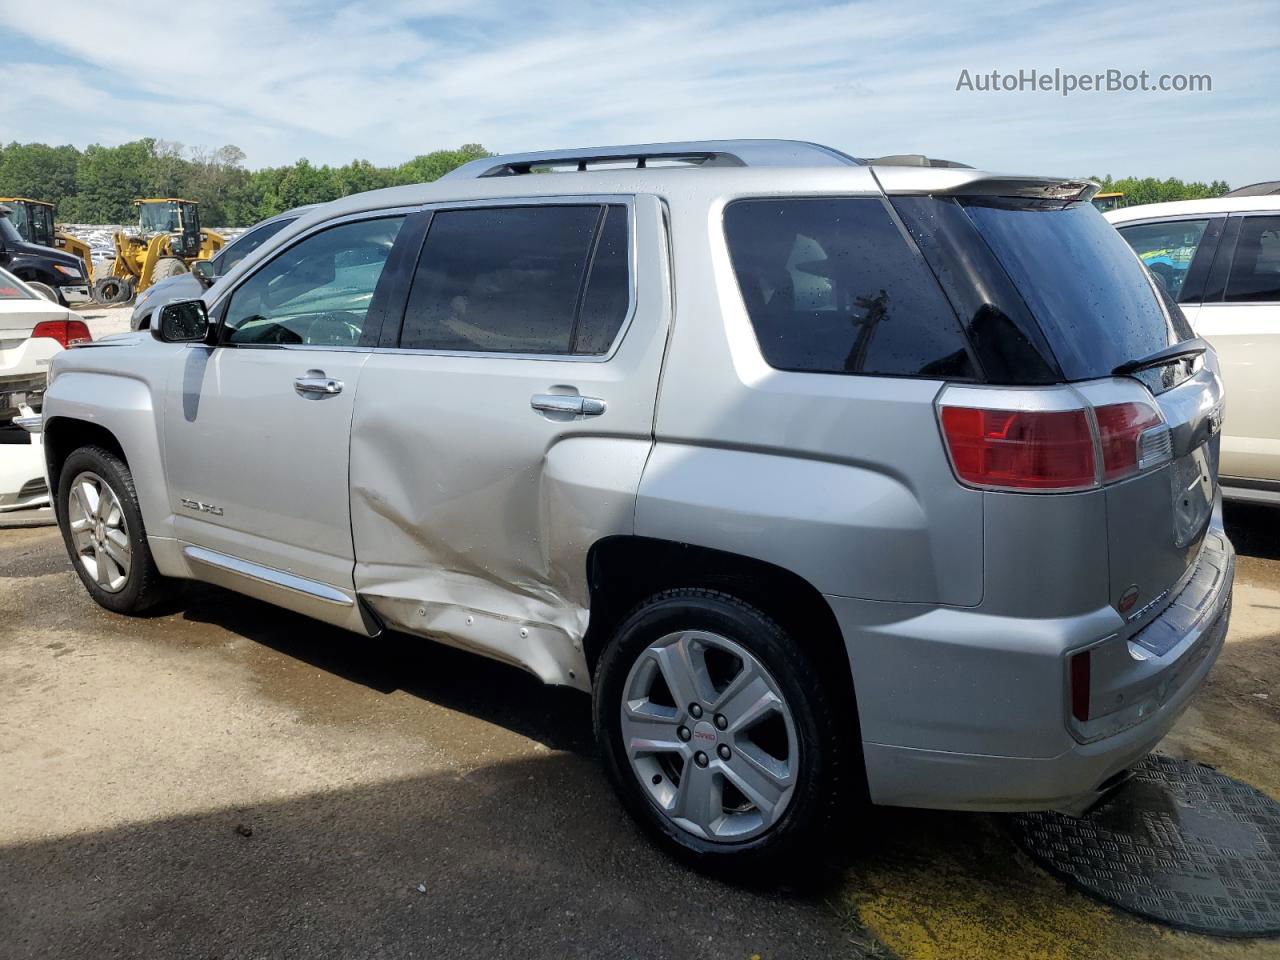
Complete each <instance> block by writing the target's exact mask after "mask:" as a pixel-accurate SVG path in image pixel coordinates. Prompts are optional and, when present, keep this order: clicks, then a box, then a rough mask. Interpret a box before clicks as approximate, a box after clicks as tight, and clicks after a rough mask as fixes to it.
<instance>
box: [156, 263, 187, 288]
mask: <svg viewBox="0 0 1280 960" xmlns="http://www.w3.org/2000/svg"><path fill="white" fill-rule="evenodd" d="M186 272H187V265H186V264H185V263H183V262H182V261H181V260H179V259H178V258H177V257H161V258H160V259H159V260H157V261H156V265H155V267H154V268H153V269H152V271H151V282H152V283H159V282H160V281H161V280H168V279H169V278H170V277H176V276H179V275H181V274H184V273H186Z"/></svg>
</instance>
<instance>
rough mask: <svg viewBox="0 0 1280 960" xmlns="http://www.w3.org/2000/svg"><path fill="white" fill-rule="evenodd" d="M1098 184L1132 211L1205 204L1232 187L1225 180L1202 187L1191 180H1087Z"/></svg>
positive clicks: (1147, 178)
mask: <svg viewBox="0 0 1280 960" xmlns="http://www.w3.org/2000/svg"><path fill="white" fill-rule="evenodd" d="M1089 179H1090V180H1093V181H1095V182H1097V183H1099V184H1101V189H1099V191H1098V192H1099V193H1123V194H1124V202H1125V206H1129V207H1133V206H1137V205H1138V204H1140V203H1165V202H1166V201H1169V200H1205V199H1208V198H1210V197H1220V196H1222V195H1223V194H1224V193H1226V192H1227V191H1228V190H1230V189H1231V187H1230V186H1229V185H1228V184H1227V182H1226V181H1225V180H1214V181H1213V182H1212V183H1203V182H1201V181H1199V180H1193V181H1192V182H1191V183H1184V182H1183V181H1181V180H1178V179H1175V178H1174V177H1170V178H1169V179H1168V180H1157V179H1156V178H1155V177H1120V178H1118V179H1115V178H1112V177H1111V176H1110V175H1108V176H1105V177H1089Z"/></svg>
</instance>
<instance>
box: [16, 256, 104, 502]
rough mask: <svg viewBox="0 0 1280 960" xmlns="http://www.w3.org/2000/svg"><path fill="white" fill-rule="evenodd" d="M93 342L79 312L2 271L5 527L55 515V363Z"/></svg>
mask: <svg viewBox="0 0 1280 960" xmlns="http://www.w3.org/2000/svg"><path fill="white" fill-rule="evenodd" d="M89 339H90V336H89V328H88V327H87V326H86V325H85V323H84V321H83V320H81V319H80V318H79V317H77V316H76V315H75V314H74V313H72V312H71V311H70V310H68V309H67V308H66V307H62V306H59V305H58V304H56V303H51V302H49V301H48V300H46V299H45V298H44V297H42V296H40V294H38V293H37V292H36V291H35V290H33V289H31V287H29V286H27V285H26V284H25V283H23V282H22V281H21V280H19V279H18V278H17V277H15V276H14V275H13V274H11V273H9V272H7V271H5V270H0V524H7V523H9V522H18V521H20V522H31V521H36V522H39V521H41V520H44V519H46V517H45V516H42V515H41V514H50V515H51V511H49V510H48V507H49V487H48V484H47V483H46V482H45V469H44V453H43V448H42V446H41V443H40V432H39V431H40V408H41V403H42V401H43V398H44V391H45V385H46V382H47V380H48V375H49V362H50V361H51V360H52V359H53V356H54V354H56V353H58V352H59V351H60V350H63V349H64V348H66V347H67V346H70V345H71V344H73V343H80V342H85V341H88V340H89Z"/></svg>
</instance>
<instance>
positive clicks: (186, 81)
mask: <svg viewBox="0 0 1280 960" xmlns="http://www.w3.org/2000/svg"><path fill="white" fill-rule="evenodd" d="M13 6H14V5H13V4H9V5H8V7H13ZM59 9H60V11H61V15H62V16H63V17H64V19H65V20H66V22H72V23H76V24H77V29H76V30H74V31H62V32H60V33H58V34H56V35H54V34H51V33H49V32H48V31H47V30H46V29H45V24H46V18H45V11H44V10H43V9H42V8H40V7H37V6H35V5H29V4H25V3H24V4H22V5H20V6H18V7H17V8H16V9H6V14H5V15H6V20H7V24H8V26H9V27H10V28H12V29H15V30H18V31H20V32H23V33H25V34H27V35H28V37H29V38H30V40H31V41H33V42H35V43H36V44H43V45H47V46H49V47H52V48H55V49H56V50H57V51H58V52H59V53H61V54H63V55H65V56H68V57H71V58H72V59H74V60H75V61H76V62H77V63H80V64H83V67H82V68H81V69H80V70H78V71H73V73H72V74H71V85H70V88H71V89H75V90H76V95H75V96H71V95H69V94H68V93H66V92H65V91H63V92H47V93H46V94H45V100H44V109H43V110H42V111H41V113H40V116H39V117H38V118H32V117H28V116H27V115H26V114H25V113H18V112H16V111H15V109H14V108H13V107H11V106H10V107H0V121H2V122H3V124H4V127H5V129H6V130H8V131H11V133H8V134H6V135H5V136H6V139H7V138H9V137H10V136H16V137H17V138H19V139H36V138H37V133H36V132H38V134H39V137H38V138H39V139H46V140H55V141H70V142H76V143H84V142H87V141H90V140H103V141H104V142H118V141H119V140H123V139H127V138H129V137H132V136H139V135H154V136H158V137H163V138H165V139H174V140H182V141H185V142H188V143H197V144H205V145H219V144H222V143H226V142H230V143H236V144H238V145H239V146H241V147H242V148H244V149H245V150H246V152H247V153H248V154H249V161H250V163H251V164H264V163H282V162H289V161H291V160H293V159H295V158H297V157H298V156H301V155H306V156H308V157H310V159H312V160H313V161H322V162H339V163H340V162H344V161H345V160H347V159H350V158H352V157H356V156H361V157H367V158H369V159H371V160H373V161H375V162H380V163H390V162H395V161H398V160H401V159H404V158H406V157H408V156H412V155H413V154H415V153H420V152H424V151H426V150H430V149H435V148H438V147H443V146H453V145H457V144H459V143H462V142H469V141H470V142H481V143H484V144H485V145H486V146H489V147H490V148H494V149H506V150H524V149H538V148H547V147H555V146H566V145H578V144H600V143H610V142H629V141H637V140H651V139H695V138H702V137H712V136H731V137H732V136H794V137H801V138H804V139H812V140H819V141H825V142H830V143H832V144H833V145H835V146H838V147H841V148H842V149H845V150H847V151H849V152H851V153H855V154H864V155H875V154H879V153H886V152H902V151H906V150H915V151H925V152H929V153H933V154H935V155H942V156H950V157H954V158H956V159H962V160H967V161H970V162H975V163H980V164H983V165H987V166H996V167H1003V168H1010V167H1019V168H1034V169H1039V170H1046V169H1048V170H1050V171H1063V172H1069V173H1084V172H1090V171H1092V172H1099V173H1101V172H1107V171H1109V172H1112V173H1116V174H1121V173H1127V172H1134V173H1151V174H1153V175H1160V176H1173V175H1177V176H1184V177H1200V178H1206V177H1213V176H1221V177H1227V178H1228V179H1231V180H1233V181H1234V182H1245V181H1247V180H1250V179H1263V178H1264V177H1270V176H1274V175H1275V174H1274V168H1273V167H1272V162H1273V161H1272V160H1271V157H1273V156H1274V155H1275V148H1276V141H1277V137H1278V134H1277V133H1276V130H1277V129H1278V126H1277V124H1276V122H1275V121H1276V119H1277V117H1276V115H1275V109H1274V107H1273V106H1272V102H1273V96H1272V92H1273V91H1274V89H1275V88H1276V86H1277V81H1278V80H1280V65H1278V64H1277V60H1276V58H1275V56H1274V53H1273V51H1274V50H1275V49H1276V47H1277V45H1278V41H1280V18H1277V17H1275V16H1274V9H1273V8H1272V6H1271V4H1270V3H1268V2H1262V0H1240V2H1234V0H1233V2H1224V3H1220V4H1218V5H1217V6H1216V7H1215V9H1214V12H1213V16H1211V17H1207V16H1205V14H1204V10H1203V9H1202V8H1195V7H1181V8H1166V9H1162V11H1161V13H1160V16H1159V17H1158V18H1157V17H1153V16H1152V15H1151V8H1150V5H1149V4H1146V3H1137V2H1133V0H1130V2H1119V3H1111V4H1097V5H1089V4H1080V3H1071V4H1060V3H1047V2H1035V0H1023V2H1022V3H1020V4H1014V5H1012V7H1006V8H1005V9H1003V10H1001V11H999V12H992V11H991V10H990V9H989V8H988V7H986V6H985V5H979V4H976V3H961V4H949V5H945V6H943V5H938V7H937V8H936V9H926V8H925V7H923V6H922V5H918V4H917V5H905V4H900V3H890V2H885V0H867V2H859V3H846V4H840V5H834V6H807V5H804V4H800V3H793V4H788V5H786V6H782V7H778V6H776V5H775V6H772V7H766V6H764V5H755V4H743V3H735V2H733V0H711V2H707V3H699V4H691V3H684V4H674V3H661V4H657V5H653V4H650V5H645V6H643V7H637V6H635V5H623V4H613V3H605V2H596V3H590V4H580V3H574V4H568V3H563V2H548V3H546V4H543V5H540V6H537V7H530V6H529V5H523V4H520V5H516V4H502V3H498V2H496V0H489V2H462V0H436V2H413V0H390V2H386V3H374V2H369V0H361V2H357V3H354V4H348V5H344V6H342V7H341V8H340V9H338V10H336V11H329V12H325V10H324V9H323V8H321V7H320V6H319V5H317V4H314V3H303V2H300V0H263V2H248V0H227V2H224V3H221V4H218V5H216V6H208V5H188V6H184V7H178V8H173V9H170V10H168V11H167V12H166V16H165V18H163V22H160V23H157V22H153V21H148V20H147V19H146V18H139V19H138V20H137V21H136V22H134V23H131V25H130V29H129V30H128V31H120V30H119V29H118V20H117V19H116V17H115V15H114V14H113V13H112V11H111V9H110V8H109V7H106V6H103V5H102V4H101V3H90V2H82V0H64V3H62V4H60V7H59ZM104 36H111V37H112V38H113V40H112V42H111V43H103V42H102V40H101V38H102V37H104ZM19 66H21V67H22V70H23V76H24V77H28V75H27V74H26V73H25V71H26V70H27V69H29V68H28V67H26V66H23V65H19ZM1033 67H1034V68H1037V69H1041V70H1043V69H1049V70H1052V69H1053V68H1054V67H1061V68H1062V69H1064V70H1070V71H1075V72H1093V71H1100V70H1106V69H1108V68H1117V69H1121V70H1126V71H1129V70H1132V71H1137V70H1141V69H1148V70H1151V71H1153V72H1156V73H1159V72H1170V73H1174V72H1182V73H1191V72H1195V73H1210V74H1212V75H1213V79H1214V92H1213V93H1211V94H1199V95H1193V94H1160V95H1156V94H1128V95H1126V94H1094V95H1085V94H1080V95H1076V96H1073V97H1069V98H1061V97H1057V96H1054V95H1051V94H1044V93H1040V94H978V93H964V92H956V91H955V89H954V87H955V83H956V78H957V77H958V76H959V73H960V70H961V69H962V68H967V69H969V70H971V71H979V70H985V71H989V70H991V69H1000V70H1017V69H1020V68H1033ZM10 69H11V70H13V69H15V68H13V67H11V68H10ZM59 73H60V75H62V76H66V75H67V74H66V73H65V71H59ZM22 87H23V89H25V90H30V89H31V87H32V85H31V84H30V83H29V77H28V79H24V82H23V84H22ZM9 89H12V87H9ZM108 89H109V90H113V91H122V94H121V95H118V96H116V95H113V96H109V97H108V96H104V95H101V94H98V95H96V96H95V91H101V90H108ZM86 104H92V108H90V107H87V106H86ZM104 113H108V114H111V115H114V117H115V120H114V121H111V120H108V119H104V116H103V114H104ZM54 125H56V126H57V129H58V130H59V131H60V135H59V136H54V135H52V134H51V133H50V132H49V131H50V129H51V127H52V126H54ZM28 129H30V130H32V131H36V132H33V133H27V132H25V131H26V130H28ZM112 131H115V133H114V135H113V133H112ZM126 132H127V133H126Z"/></svg>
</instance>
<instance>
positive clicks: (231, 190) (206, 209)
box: [0, 138, 1230, 227]
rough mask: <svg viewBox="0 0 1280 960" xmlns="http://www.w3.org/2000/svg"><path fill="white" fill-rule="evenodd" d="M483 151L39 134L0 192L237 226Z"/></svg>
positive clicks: (95, 215) (1124, 181)
mask: <svg viewBox="0 0 1280 960" xmlns="http://www.w3.org/2000/svg"><path fill="white" fill-rule="evenodd" d="M485 156H489V153H488V151H486V150H485V149H484V148H483V147H482V146H480V145H479V144H475V143H468V144H465V145H463V146H461V147H458V148H457V149H456V150H436V151H434V152H432V153H426V154H422V155H420V156H417V157H414V158H413V159H412V160H409V161H407V162H405V163H402V164H400V165H399V166H394V167H375V166H374V165H373V164H371V163H370V162H369V161H367V160H352V161H351V162H350V163H348V164H344V165H343V166H341V167H331V166H328V165H323V166H315V165H314V164H312V163H311V162H310V161H308V160H299V161H298V162H296V163H294V164H292V165H290V166H284V167H264V168H262V169H260V170H248V169H246V167H245V165H244V159H245V155H244V152H243V151H241V150H240V148H239V147H234V146H230V145H228V146H225V147H220V148H218V149H217V150H206V149H203V148H199V147H196V148H187V147H184V146H183V145H182V144H179V143H174V142H173V141H169V140H156V139H153V138H146V139H143V140H135V141H133V142H131V143H122V144H120V146H118V147H103V146H99V145H98V144H93V145H92V146H89V147H86V148H85V149H83V150H80V149H79V148H77V147H73V146H61V147H53V146H49V145H48V144H44V143H10V144H8V145H7V146H6V145H0V196H4V197H15V196H16V197H32V198H33V199H36V200H48V201H50V202H51V203H53V204H55V205H56V207H57V214H56V217H57V220H58V221H59V222H60V223H131V222H133V221H134V220H135V219H136V214H135V213H134V210H133V200H134V199H135V198H137V197H183V198H186V199H189V200H198V201H200V204H201V221H202V222H203V223H205V224H207V225H208V226H211V227H242V226H248V225H249V224H252V223H257V222H258V221H259V220H262V219H264V218H266V217H270V216H274V215H275V214H277V213H280V212H282V211H284V210H288V209H289V208H290V207H296V206H300V205H302V204H304V203H323V202H325V201H328V200H336V199H337V198H338V197H345V196H347V195H349V194H352V193H360V192H362V191H364V190H376V189H378V188H379V187H394V186H399V185H400V184H405V183H423V182H426V181H428V180H435V179H437V178H438V177H441V176H443V175H444V174H446V173H448V172H449V171H450V170H452V169H453V168H454V167H457V166H460V165H461V164H464V163H466V162H467V161H468V160H474V159H476V158H477V157H485ZM1089 179H1091V180H1096V181H1098V182H1099V183H1101V184H1102V191H1103V192H1106V193H1111V192H1121V193H1124V195H1125V203H1126V204H1130V205H1132V204H1138V203H1158V202H1161V201H1165V200H1195V199H1199V198H1202V197H1218V196H1221V195H1222V194H1224V193H1226V192H1227V191H1228V190H1229V189H1230V187H1228V185H1227V184H1226V183H1225V182H1224V181H1222V180H1214V181H1213V182H1212V183H1202V182H1199V181H1194V182H1191V183H1185V182H1183V181H1182V180H1178V179H1175V178H1169V179H1168V180H1158V179H1156V178H1154V177H1120V178H1113V177H1111V176H1105V177H1090V178H1089Z"/></svg>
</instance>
